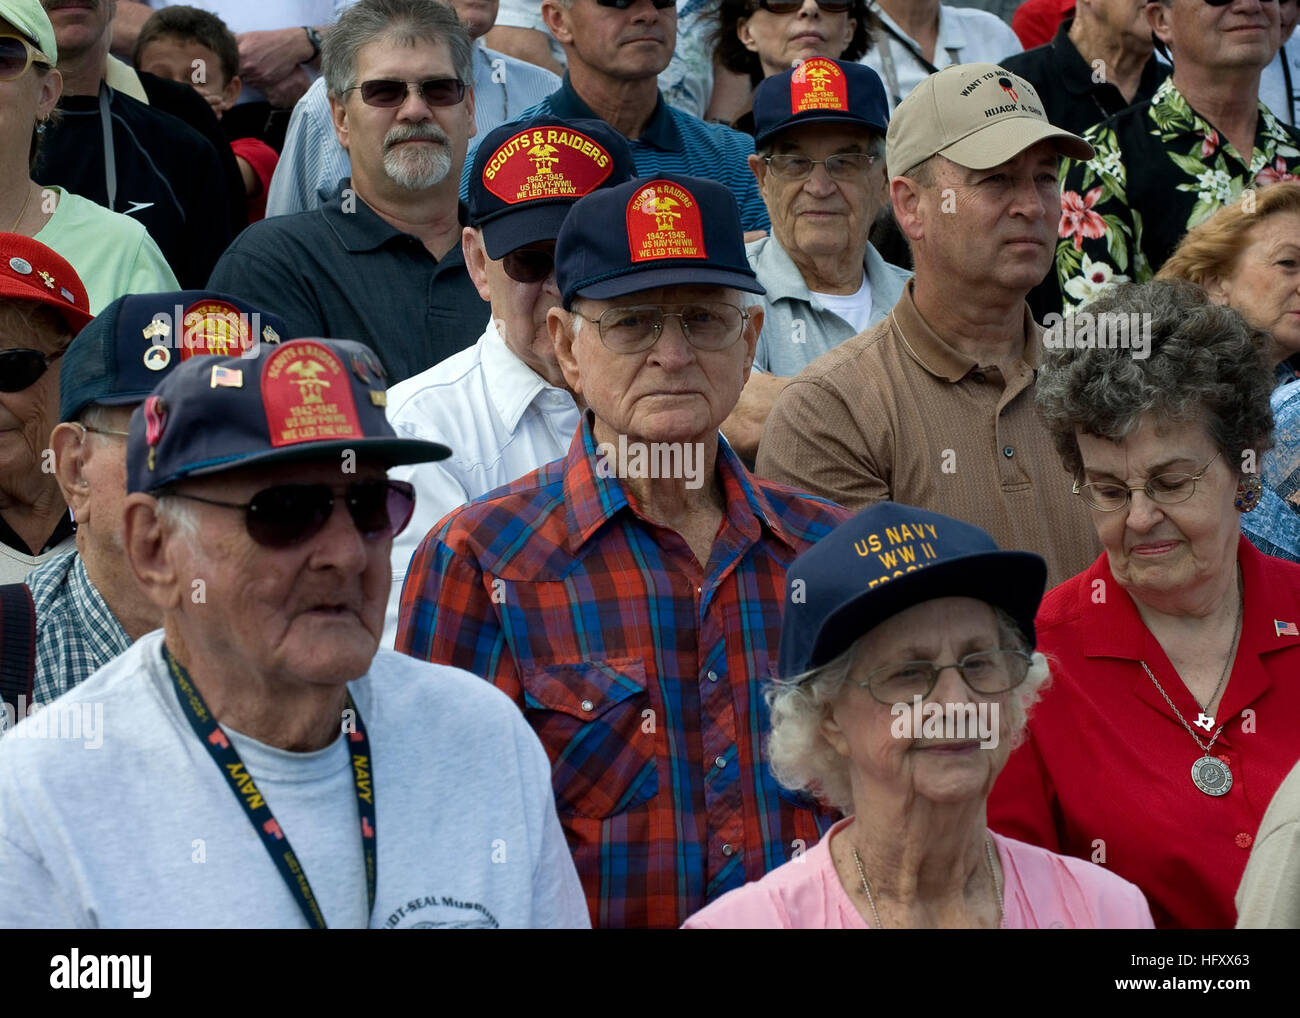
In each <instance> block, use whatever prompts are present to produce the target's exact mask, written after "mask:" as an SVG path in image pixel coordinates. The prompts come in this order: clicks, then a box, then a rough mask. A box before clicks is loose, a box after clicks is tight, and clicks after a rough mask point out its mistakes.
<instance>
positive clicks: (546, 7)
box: [542, 0, 573, 46]
mask: <svg viewBox="0 0 1300 1018" xmlns="http://www.w3.org/2000/svg"><path fill="white" fill-rule="evenodd" d="M542 21H544V22H545V23H546V28H547V31H549V32H550V33H551V35H553V36H555V41H556V42H558V43H559V44H560V45H561V46H572V45H573V26H572V25H570V24H569V12H568V10H567V9H566V8H564V7H562V6H560V4H558V3H556V0H542Z"/></svg>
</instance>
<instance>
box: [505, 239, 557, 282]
mask: <svg viewBox="0 0 1300 1018" xmlns="http://www.w3.org/2000/svg"><path fill="white" fill-rule="evenodd" d="M501 267H502V268H503V269H505V271H506V275H507V276H509V277H510V278H511V279H513V280H514V281H515V282H516V283H540V282H541V281H542V280H543V279H545V278H546V277H547V276H549V275H550V274H551V273H552V272H553V271H555V248H554V247H552V248H551V250H549V251H547V250H544V249H542V248H536V247H521V248H518V249H516V250H514V251H511V252H510V253H509V254H507V255H506V256H505V257H503V258H502V259H501Z"/></svg>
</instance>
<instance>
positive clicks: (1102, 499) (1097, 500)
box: [1073, 452, 1223, 513]
mask: <svg viewBox="0 0 1300 1018" xmlns="http://www.w3.org/2000/svg"><path fill="white" fill-rule="evenodd" d="M1222 455H1223V453H1221V452H1216V453H1215V454H1214V459H1211V460H1210V462H1209V463H1207V464H1205V466H1203V467H1201V469H1200V470H1198V471H1197V472H1196V473H1194V474H1184V473H1168V474H1156V475H1155V476H1154V477H1148V478H1147V479H1146V481H1145V482H1144V483H1142V484H1134V485H1128V484H1117V483H1115V482H1114V481H1089V482H1088V483H1087V484H1080V483H1079V482H1078V481H1075V482H1074V489H1073V490H1074V494H1076V495H1079V496H1081V497H1082V498H1083V500H1084V501H1085V502H1087V503H1088V504H1089V505H1090V506H1092V507H1093V508H1094V509H1096V510H1098V511H1100V512H1103V513H1113V512H1117V511H1118V510H1120V509H1123V508H1124V507H1125V506H1127V505H1128V504H1129V502H1130V501H1132V499H1133V492H1135V491H1141V492H1145V494H1146V497H1147V498H1149V499H1151V501H1152V502H1157V503H1160V504H1161V505H1177V504H1178V503H1179V502H1186V501H1187V500H1188V499H1189V498H1191V497H1192V496H1193V495H1194V494H1196V482H1197V481H1199V480H1200V479H1201V478H1202V477H1204V476H1205V472H1206V471H1207V470H1209V469H1210V467H1211V465H1213V463H1214V460H1217V459H1218V458H1219V457H1220V456H1222Z"/></svg>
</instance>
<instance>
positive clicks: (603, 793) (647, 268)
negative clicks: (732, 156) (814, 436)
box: [397, 174, 847, 927]
mask: <svg viewBox="0 0 1300 1018" xmlns="http://www.w3.org/2000/svg"><path fill="white" fill-rule="evenodd" d="M555 257H556V278H557V282H558V284H559V288H560V292H561V299H562V303H563V307H562V308H553V309H551V311H550V312H549V313H548V324H549V328H550V331H551V337H552V339H553V340H554V341H555V343H556V353H557V355H558V358H559V362H560V366H561V368H562V369H563V371H564V375H565V378H566V380H567V381H568V383H569V385H570V386H571V388H572V390H573V391H574V393H575V394H577V395H578V397H579V399H580V401H581V402H584V403H585V404H586V406H587V407H588V408H589V409H588V411H587V412H586V414H585V415H584V418H583V421H582V424H581V426H580V427H579V429H578V431H577V433H576V434H575V436H574V438H573V442H572V444H571V445H570V447H569V452H568V454H567V455H566V456H565V457H564V458H563V459H560V460H556V461H555V462H553V463H550V464H548V465H546V466H544V467H542V468H540V469H539V470H536V471H533V472H532V473H530V474H526V475H525V476H523V477H522V478H520V479H519V480H518V481H516V482H514V483H513V484H510V485H507V486H505V487H503V488H499V489H497V491H495V492H492V493H489V494H487V495H485V496H483V497H482V498H481V499H479V500H477V501H475V502H472V503H470V504H469V505H467V506H464V507H462V508H460V509H457V510H456V511H454V512H452V513H451V514H450V515H448V516H447V518H446V519H445V520H444V521H443V522H442V524H441V525H440V526H439V527H438V528H435V529H434V530H433V531H432V532H430V534H429V535H428V536H427V537H426V538H425V540H424V542H423V543H422V544H421V546H420V548H419V550H418V551H417V552H416V554H415V557H414V558H413V560H412V562H411V567H410V569H409V571H408V574H407V580H406V586H405V588H404V590H403V594H402V607H401V620H400V624H399V628H398V634H397V649H398V650H404V651H406V652H407V653H410V654H412V655H414V656H416V657H420V658H426V659H428V660H431V661H435V662H441V663H445V664H451V665H456V666H458V667H461V668H464V669H466V670H468V671H471V672H476V673H477V674H479V675H483V676H486V677H487V678H488V679H489V680H490V681H491V682H493V683H494V684H495V685H496V686H498V687H499V688H500V689H502V690H504V691H505V692H506V693H508V694H509V695H510V696H511V697H513V698H514V700H515V702H516V703H517V704H518V705H519V706H520V707H521V708H522V709H523V711H524V713H525V716H526V717H527V718H528V720H529V722H530V723H531V724H532V726H533V728H534V729H535V730H536V731H537V734H538V735H539V736H540V738H541V740H542V743H543V745H544V746H545V747H546V750H547V752H548V754H549V755H550V758H551V764H552V782H553V785H554V789H555V796H556V803H557V806H558V809H559V814H560V820H561V823H562V824H563V826H564V829H565V834H566V836H567V838H568V843H569V847H570V849H571V850H572V851H573V855H574V860H575V862H576V864H577V868H578V874H579V877H580V878H581V880H582V884H583V888H584V890H585V892H586V896H587V903H588V906H589V907H590V910H591V918H592V922H593V924H595V925H598V926H616V927H643V926H652V927H670V926H677V925H679V924H680V923H681V922H682V921H683V920H684V919H685V918H686V917H687V916H689V915H690V914H691V913H692V912H693V911H695V910H697V909H698V908H700V907H701V906H702V905H704V904H705V903H706V902H708V901H711V900H712V899H713V898H715V897H717V896H718V895H720V894H722V893H723V892H725V891H728V890H730V889H732V888H734V887H739V886H741V885H742V884H744V883H745V881H747V880H754V879H757V878H758V877H759V876H761V875H762V874H764V873H766V872H767V871H768V870H770V869H772V868H774V867H776V866H779V865H780V864H781V863H783V862H785V861H786V860H788V859H790V858H793V857H794V856H796V855H798V854H799V853H800V852H801V851H802V850H803V849H805V848H806V847H808V846H810V845H812V844H813V843H814V842H815V841H816V840H817V839H818V838H819V837H820V835H821V833H822V831H824V830H825V829H826V828H827V827H828V826H829V823H830V821H831V820H832V819H833V818H832V817H829V816H827V815H825V814H822V813H819V812H818V811H816V810H815V809H814V807H813V804H812V803H811V802H810V801H807V800H802V799H800V798H798V797H797V796H794V795H792V794H789V793H787V792H785V791H783V790H781V789H780V788H779V787H778V786H777V784H776V781H775V780H774V779H773V778H772V776H771V774H770V773H769V770H768V767H767V762H766V758H765V750H764V748H763V739H764V736H765V734H766V730H767V714H766V707H765V706H764V703H763V700H762V696H761V688H760V687H761V684H762V682H763V680H765V679H767V678H769V677H770V676H772V675H773V674H774V673H775V669H776V662H777V644H778V641H779V638H780V616H781V602H782V599H783V597H784V580H785V571H786V567H787V566H788V565H789V563H790V561H791V560H792V559H793V558H794V557H795V556H796V555H797V554H799V553H800V552H801V551H803V550H804V549H805V548H807V547H809V546H810V545H811V544H813V543H814V542H816V541H817V540H818V539H819V538H821V537H822V536H823V535H824V534H826V533H828V532H829V531H830V530H831V529H833V528H834V526H835V525H836V524H837V523H838V522H839V521H840V520H842V519H844V518H845V516H846V515H847V514H846V513H845V512H844V511H843V510H842V509H840V508H839V507H838V506H835V505H833V504H832V503H829V502H826V501H824V500H821V499H818V498H815V497H813V496H811V495H808V494H805V493H803V492H799V491H795V490H793V489H790V488H787V487H784V486H781V485H778V484H772V483H769V482H766V481H760V480H758V479H757V478H755V477H753V476H752V475H751V474H750V473H749V472H748V471H747V470H746V469H745V468H744V466H743V465H742V464H741V462H740V460H739V459H738V458H737V457H736V455H735V454H734V453H733V452H732V451H731V449H730V447H729V446H728V445H727V443H726V441H725V439H723V438H722V436H721V435H720V434H719V432H718V427H719V425H720V424H721V422H722V421H723V420H724V419H725V418H726V416H727V414H728V413H730V412H731V409H732V407H733V406H734V405H735V403H736V400H737V398H738V397H739V395H740V391H741V388H742V387H743V386H744V384H745V380H746V379H747V378H748V377H749V369H750V365H751V364H752V362H753V358H754V348H755V344H756V342H757V339H758V334H759V330H760V329H761V327H762V315H763V312H762V309H761V307H759V306H758V305H757V303H756V302H753V301H751V300H749V299H748V298H747V297H746V296H745V294H746V293H751V294H752V293H762V292H763V290H762V287H761V286H760V285H759V284H758V282H757V280H756V278H755V277H754V273H753V272H752V271H751V269H750V268H749V265H748V263H747V262H746V259H745V248H744V240H743V236H742V231H741V224H740V215H739V211H738V209H737V206H736V201H735V198H734V197H733V196H732V195H731V194H730V192H728V191H727V190H726V189H725V188H724V187H722V186H721V185H719V184H716V183H714V182H712V181H707V180H702V179H698V178H694V177H687V176H679V175H675V174H664V175H662V176H660V177H658V178H642V179H639V180H634V181H630V182H628V183H626V184H622V185H619V186H618V187H613V188H607V189H604V190H601V191H597V192H593V193H592V194H589V195H588V196H586V197H584V198H582V199H580V200H579V201H578V202H577V203H576V204H575V205H574V206H573V209H572V211H571V213H570V214H569V216H568V218H567V219H566V220H565V222H564V226H563V227H562V228H561V230H560V234H559V237H558V239H557V242H556V254H555ZM747 304H748V305H749V306H748V307H746V305H747ZM796 596H798V595H797V594H796Z"/></svg>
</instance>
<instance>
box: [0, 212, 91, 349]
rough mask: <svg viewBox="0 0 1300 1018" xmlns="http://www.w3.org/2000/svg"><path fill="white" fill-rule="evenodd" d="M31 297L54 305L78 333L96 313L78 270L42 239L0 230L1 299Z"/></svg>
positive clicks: (24, 298)
mask: <svg viewBox="0 0 1300 1018" xmlns="http://www.w3.org/2000/svg"><path fill="white" fill-rule="evenodd" d="M6 297H7V298H9V299H11V300H31V301H35V302H36V303H38V304H47V305H49V306H50V307H52V308H54V310H55V311H57V312H58V313H59V314H60V315H61V316H62V317H63V320H64V321H65V322H67V323H68V327H69V328H70V329H71V330H72V332H73V333H74V334H75V333H78V332H80V331H81V330H82V329H84V328H85V327H86V326H87V325H89V324H90V321H91V319H93V318H94V317H95V316H94V315H92V314H91V313H90V299H89V298H88V297H87V296H86V288H85V286H84V285H82V282H81V278H80V277H79V276H78V275H77V272H76V270H75V269H74V268H73V267H72V266H71V265H69V264H68V263H67V261H66V260H64V258H63V257H62V256H61V255H59V254H57V253H56V252H54V251H52V250H51V249H50V248H48V247H46V246H45V245H44V244H42V243H41V242H40V241H37V240H33V239H32V238H31V237H25V236H23V235H22V234H21V233H0V299H3V298H6Z"/></svg>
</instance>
